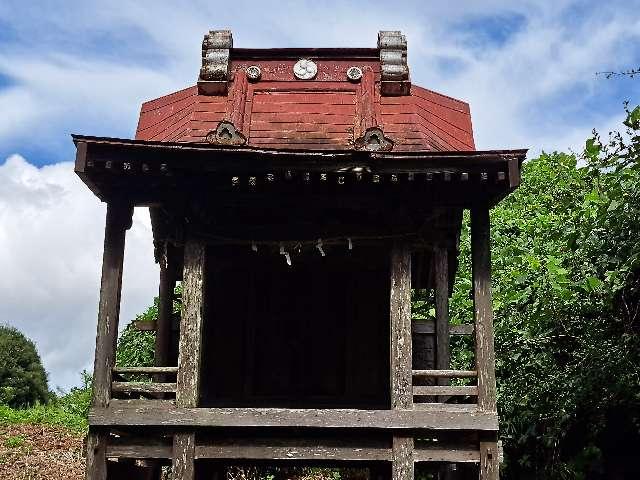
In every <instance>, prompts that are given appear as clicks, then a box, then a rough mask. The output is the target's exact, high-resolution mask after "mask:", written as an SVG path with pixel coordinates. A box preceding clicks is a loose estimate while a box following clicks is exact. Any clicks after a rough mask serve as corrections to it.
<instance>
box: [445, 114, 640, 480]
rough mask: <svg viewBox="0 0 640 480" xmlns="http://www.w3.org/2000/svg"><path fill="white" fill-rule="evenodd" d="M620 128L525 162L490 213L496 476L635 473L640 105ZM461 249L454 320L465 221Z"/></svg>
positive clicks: (465, 305) (462, 294)
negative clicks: (572, 150) (500, 469)
mask: <svg viewBox="0 0 640 480" xmlns="http://www.w3.org/2000/svg"><path fill="white" fill-rule="evenodd" d="M625 127H626V131H625V132H622V133H614V134H612V135H611V137H610V138H609V139H608V140H607V141H606V142H605V141H602V140H601V139H600V137H599V136H598V135H597V134H596V133H594V135H593V137H592V138H590V139H589V140H588V141H587V142H586V147H585V152H584V155H583V156H582V158H581V159H580V161H579V162H578V160H577V159H576V157H575V156H573V155H566V154H562V153H554V154H543V155H541V156H540V157H539V158H537V159H533V160H530V161H528V162H526V163H525V165H524V166H523V183H522V185H521V187H520V188H519V189H518V190H516V192H514V193H513V194H512V195H510V196H509V197H508V198H507V199H505V201H503V202H502V203H501V204H499V205H498V206H497V207H496V208H495V209H494V210H493V211H492V214H491V220H492V267H493V292H494V310H495V317H496V318H495V328H496V358H497V361H496V369H497V376H498V398H499V410H500V412H499V413H500V416H501V426H500V427H501V435H502V438H503V441H504V445H505V453H506V464H505V468H504V474H505V477H506V478H518V479H521V478H536V479H538V478H553V479H555V478H577V479H580V478H589V479H597V478H604V477H603V476H604V475H605V472H607V474H610V473H611V472H613V471H616V470H617V471H620V472H624V474H625V475H629V474H631V475H635V474H637V475H640V473H638V467H637V465H636V460H635V457H636V455H635V452H633V451H632V450H633V447H632V445H634V444H635V445H637V444H638V443H640V394H639V392H640V336H639V335H638V333H640V332H639V330H640V222H639V221H638V219H639V218H640V195H639V194H640V167H639V161H638V159H639V158H640V155H639V153H640V136H639V135H638V132H639V131H640V108H636V109H634V110H627V119H626V121H625ZM460 249H461V257H460V258H461V261H460V269H459V272H458V276H457V278H456V288H455V291H454V295H453V298H452V321H453V322H460V321H462V320H466V319H468V318H469V316H470V315H471V308H472V303H471V299H470V297H469V289H470V266H469V257H470V247H469V230H468V219H465V223H464V228H463V232H462V236H461V245H460ZM463 347H466V348H458V349H455V348H454V349H453V352H454V353H455V354H456V356H455V357H454V363H456V364H457V365H456V366H469V349H470V347H471V346H470V345H463ZM621 438H624V439H625V441H624V442H621V441H620V440H621ZM634 442H635V443H634ZM630 472H631V473H630ZM620 478H623V477H620ZM624 478H631V477H629V476H627V477H624Z"/></svg>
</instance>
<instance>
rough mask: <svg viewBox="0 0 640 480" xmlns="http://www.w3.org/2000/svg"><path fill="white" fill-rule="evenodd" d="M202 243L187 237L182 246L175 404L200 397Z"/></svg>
mask: <svg viewBox="0 0 640 480" xmlns="http://www.w3.org/2000/svg"><path fill="white" fill-rule="evenodd" d="M204 269H205V246H204V244H203V243H201V242H199V241H197V240H194V239H189V240H187V242H186V244H185V247H184V276H183V282H182V318H181V319H180V352H179V355H178V391H177V393H176V405H178V406H179V407H186V408H195V407H197V406H198V402H199V399H200V363H201V359H202V322H203V316H204V280H205V279H204V273H205V272H204Z"/></svg>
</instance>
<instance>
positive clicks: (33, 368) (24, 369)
mask: <svg viewBox="0 0 640 480" xmlns="http://www.w3.org/2000/svg"><path fill="white" fill-rule="evenodd" d="M48 399H49V391H48V387H47V374H46V372H45V370H44V367H43V366H42V362H41V361H40V356H39V355H38V352H37V351H36V347H35V345H34V344H33V342H32V341H31V340H29V339H28V338H27V337H25V336H24V335H23V334H22V333H20V332H19V331H18V330H16V329H15V328H12V327H8V326H2V325H0V403H2V404H5V405H9V406H11V407H14V408H15V407H25V406H29V405H34V404H36V403H46V402H47V401H48Z"/></svg>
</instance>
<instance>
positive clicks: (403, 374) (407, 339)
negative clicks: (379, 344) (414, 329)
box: [390, 243, 413, 409]
mask: <svg viewBox="0 0 640 480" xmlns="http://www.w3.org/2000/svg"><path fill="white" fill-rule="evenodd" d="M390 270H391V298H390V306H391V314H390V320H391V345H390V353H391V382H390V383H391V408H394V409H397V408H400V409H407V408H411V407H412V405H413V396H412V393H411V385H412V380H411V252H410V250H409V247H408V245H406V244H405V243H397V244H395V245H394V246H393V248H392V251H391V268H390Z"/></svg>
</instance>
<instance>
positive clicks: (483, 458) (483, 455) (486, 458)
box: [480, 442, 500, 480]
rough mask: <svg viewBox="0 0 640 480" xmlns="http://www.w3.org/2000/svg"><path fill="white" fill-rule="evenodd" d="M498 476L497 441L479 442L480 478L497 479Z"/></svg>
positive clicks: (485, 479) (486, 479) (483, 479)
mask: <svg viewBox="0 0 640 480" xmlns="http://www.w3.org/2000/svg"><path fill="white" fill-rule="evenodd" d="M499 478H500V463H499V455H498V444H497V442H480V480H499Z"/></svg>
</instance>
